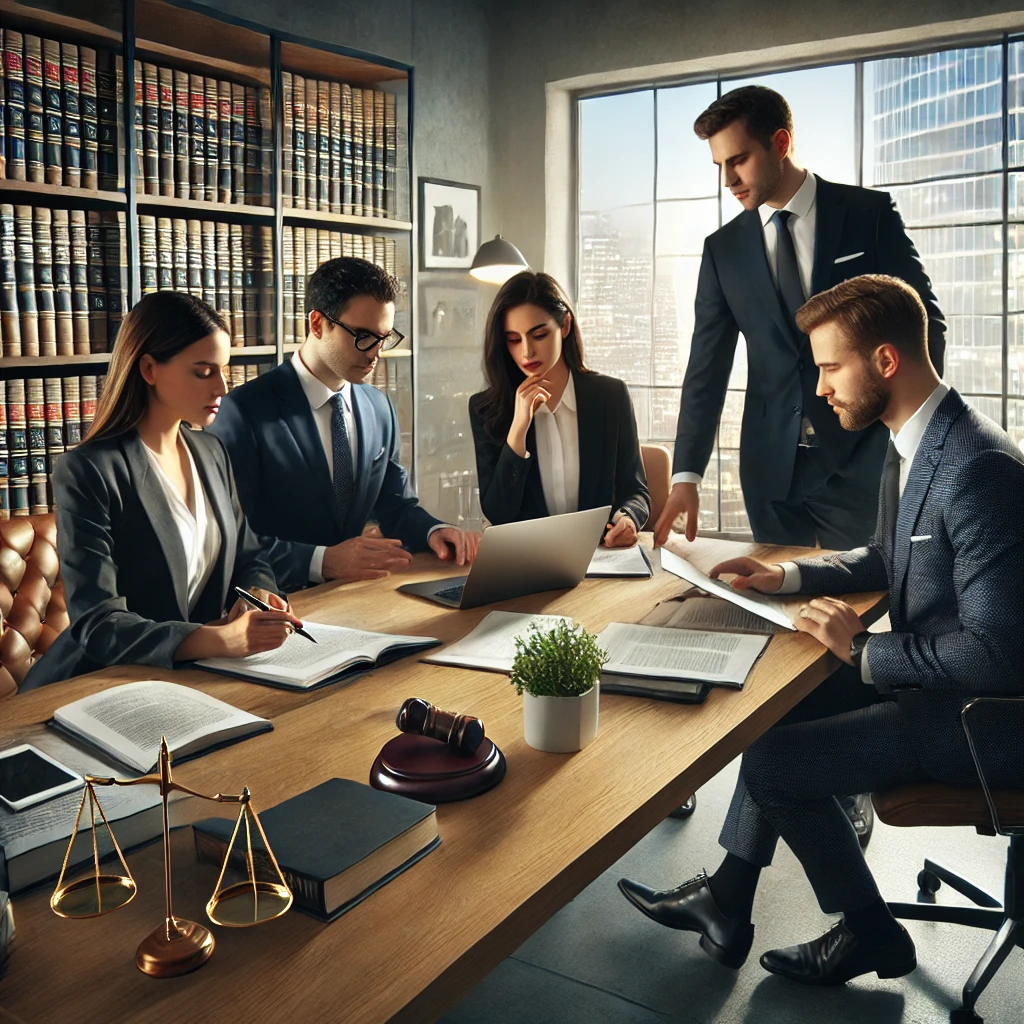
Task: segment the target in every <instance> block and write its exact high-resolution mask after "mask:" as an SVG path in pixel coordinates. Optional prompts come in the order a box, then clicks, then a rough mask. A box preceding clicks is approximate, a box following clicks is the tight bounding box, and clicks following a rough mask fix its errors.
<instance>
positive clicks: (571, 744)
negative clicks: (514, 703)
mask: <svg viewBox="0 0 1024 1024" xmlns="http://www.w3.org/2000/svg"><path fill="white" fill-rule="evenodd" d="M599 693H600V688H599V687H597V686H592V687H591V688H590V689H589V690H587V692H586V693H585V694H583V695H582V696H581V697H534V696H532V695H531V694H529V693H524V694H523V731H524V732H525V734H526V742H527V743H529V744H530V746H531V747H533V748H534V749H535V750H547V751H549V752H550V753H553V754H568V753H571V752H572V751H574V750H582V749H583V748H584V747H585V746H586V745H587V744H588V743H589V742H590V741H591V740H592V739H593V738H594V737H595V736H596V735H597V712H598V703H599Z"/></svg>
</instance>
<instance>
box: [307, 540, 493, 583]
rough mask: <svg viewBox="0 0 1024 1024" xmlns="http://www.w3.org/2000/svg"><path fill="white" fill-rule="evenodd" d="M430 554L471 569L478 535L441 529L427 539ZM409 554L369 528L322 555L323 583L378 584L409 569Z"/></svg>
mask: <svg viewBox="0 0 1024 1024" xmlns="http://www.w3.org/2000/svg"><path fill="white" fill-rule="evenodd" d="M427 544H428V545H429V547H430V550H431V551H433V552H434V554H435V555H437V557H438V558H439V559H441V561H442V562H446V561H449V560H453V561H454V562H455V564H456V565H470V564H472V562H473V559H474V558H476V553H477V549H478V548H479V547H480V535H479V534H478V533H469V532H467V531H465V530H457V529H455V528H454V527H451V526H442V527H441V528H440V529H437V530H434V531H433V532H432V533H431V534H430V536H429V537H428V538H427ZM411 561H412V554H411V553H410V552H409V551H406V549H405V548H403V547H402V542H401V541H400V540H398V539H397V538H394V537H385V536H384V535H383V534H382V533H381V532H380V529H379V528H378V527H376V526H368V527H366V529H365V530H363V532H362V535H361V536H359V537H353V538H351V540H345V541H342V542H341V543H340V544H333V545H331V547H329V548H327V549H326V550H325V551H324V561H323V568H322V569H321V572H322V573H323V577H324V579H325V580H340V581H341V582H343V583H351V582H353V581H355V580H378V579H383V578H384V577H385V576H388V575H390V574H391V573H393V572H401V571H402V570H403V569H405V568H408V565H409V563H410V562H411Z"/></svg>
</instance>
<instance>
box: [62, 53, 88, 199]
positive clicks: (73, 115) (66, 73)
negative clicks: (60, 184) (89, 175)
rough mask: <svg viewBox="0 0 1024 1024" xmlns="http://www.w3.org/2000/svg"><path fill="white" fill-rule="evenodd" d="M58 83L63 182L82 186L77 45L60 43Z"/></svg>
mask: <svg viewBox="0 0 1024 1024" xmlns="http://www.w3.org/2000/svg"><path fill="white" fill-rule="evenodd" d="M60 82H61V90H62V92H63V96H62V97H61V96H58V99H63V101H64V102H63V114H64V184H65V185H70V186H71V187H72V188H80V187H81V185H82V99H81V87H80V85H79V71H78V47H77V46H75V45H74V43H61V46H60Z"/></svg>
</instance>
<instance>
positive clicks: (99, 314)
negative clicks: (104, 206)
mask: <svg viewBox="0 0 1024 1024" xmlns="http://www.w3.org/2000/svg"><path fill="white" fill-rule="evenodd" d="M85 254H86V259H87V264H88V265H87V267H86V273H87V275H88V281H89V351H90V352H109V351H110V349H109V347H108V345H107V338H108V336H109V327H108V322H107V271H106V265H107V257H106V246H105V245H104V244H103V224H102V223H101V221H100V215H99V213H98V212H97V211H96V210H89V211H87V212H86V215H85Z"/></svg>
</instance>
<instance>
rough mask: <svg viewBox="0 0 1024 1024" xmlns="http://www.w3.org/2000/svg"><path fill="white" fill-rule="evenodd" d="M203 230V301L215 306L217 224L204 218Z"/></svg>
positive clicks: (214, 307)
mask: <svg viewBox="0 0 1024 1024" xmlns="http://www.w3.org/2000/svg"><path fill="white" fill-rule="evenodd" d="M202 232H203V302H205V303H206V304H207V305H208V306H210V307H211V308H212V309H216V308H217V226H216V224H214V223H213V221H212V220H204V221H203V226H202Z"/></svg>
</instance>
